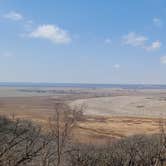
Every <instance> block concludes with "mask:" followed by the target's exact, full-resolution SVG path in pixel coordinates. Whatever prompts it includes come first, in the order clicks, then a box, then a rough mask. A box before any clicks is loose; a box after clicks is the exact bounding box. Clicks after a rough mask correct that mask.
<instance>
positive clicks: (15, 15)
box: [3, 11, 23, 21]
mask: <svg viewBox="0 0 166 166" xmlns="http://www.w3.org/2000/svg"><path fill="white" fill-rule="evenodd" d="M3 17H4V18H6V19H10V20H13V21H20V20H23V16H22V14H20V13H17V12H15V11H11V12H9V13H6V14H4V15H3Z"/></svg>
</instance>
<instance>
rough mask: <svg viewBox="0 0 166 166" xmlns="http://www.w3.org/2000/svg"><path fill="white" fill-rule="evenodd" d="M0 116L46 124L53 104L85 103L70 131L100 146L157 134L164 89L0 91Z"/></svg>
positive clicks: (165, 111) (165, 109)
mask: <svg viewBox="0 0 166 166" xmlns="http://www.w3.org/2000/svg"><path fill="white" fill-rule="evenodd" d="M0 92H1V93H0V114H1V115H6V116H12V115H13V114H14V115H15V116H16V117H17V118H23V119H30V120H33V121H35V122H37V123H40V124H47V122H48V119H49V117H51V116H53V114H54V106H53V105H54V104H53V103H54V102H55V101H57V100H65V101H66V102H68V103H69V104H71V106H76V105H81V104H85V105H87V108H86V110H85V118H84V120H83V121H80V122H79V123H78V126H77V128H75V130H74V138H75V139H76V140H77V141H79V142H83V143H104V142H106V141H110V140H112V141H113V140H116V139H119V138H123V137H126V136H130V135H134V134H152V133H157V132H159V121H160V119H165V118H166V90H137V91H136V90H121V89H118V90H114V89H99V90H96V89H83V90H81V89H69V88H66V89H54V90H50V89H44V91H40V90H39V89H38V91H36V90H34V89H31V90H29V89H26V91H24V90H22V89H16V88H0Z"/></svg>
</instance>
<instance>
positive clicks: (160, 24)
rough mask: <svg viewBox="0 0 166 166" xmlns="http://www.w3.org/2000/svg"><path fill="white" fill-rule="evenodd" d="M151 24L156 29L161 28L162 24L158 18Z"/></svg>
mask: <svg viewBox="0 0 166 166" xmlns="http://www.w3.org/2000/svg"><path fill="white" fill-rule="evenodd" d="M153 23H154V25H155V26H157V27H161V26H162V24H163V22H162V20H161V19H160V18H157V17H155V18H153Z"/></svg>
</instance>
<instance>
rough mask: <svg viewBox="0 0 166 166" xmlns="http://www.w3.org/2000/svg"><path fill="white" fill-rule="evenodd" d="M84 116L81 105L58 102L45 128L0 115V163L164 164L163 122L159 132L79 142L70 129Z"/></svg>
mask: <svg viewBox="0 0 166 166" xmlns="http://www.w3.org/2000/svg"><path fill="white" fill-rule="evenodd" d="M83 119H84V115H83V112H82V108H81V109H78V108H77V109H71V107H69V106H68V105H66V104H64V103H61V102H58V103H55V104H54V116H52V118H50V119H49V121H48V127H47V130H42V129H41V127H40V126H38V125H36V124H35V123H32V122H30V121H25V120H19V119H15V118H14V117H13V118H12V119H8V118H5V117H0V165H1V166H112V165H113V166H164V165H165V161H166V134H165V122H164V121H161V122H160V124H159V126H160V133H159V134H154V135H135V136H132V137H128V138H124V139H121V140H119V141H115V142H114V143H111V142H107V144H105V145H101V144H99V145H98V144H97V145H88V144H81V143H80V142H76V141H75V140H73V139H72V133H73V132H72V131H73V129H74V128H75V127H76V126H77V124H78V122H79V121H82V120H83ZM110 140H111V139H110Z"/></svg>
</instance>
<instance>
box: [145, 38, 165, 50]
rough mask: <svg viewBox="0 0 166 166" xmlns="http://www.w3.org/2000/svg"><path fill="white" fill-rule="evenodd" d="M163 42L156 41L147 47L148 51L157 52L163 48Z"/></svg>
mask: <svg viewBox="0 0 166 166" xmlns="http://www.w3.org/2000/svg"><path fill="white" fill-rule="evenodd" d="M161 45H162V44H161V42H160V41H159V40H157V41H154V42H153V43H152V44H151V45H150V46H147V47H145V49H146V50H147V51H153V50H157V49H159V48H160V47H161Z"/></svg>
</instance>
